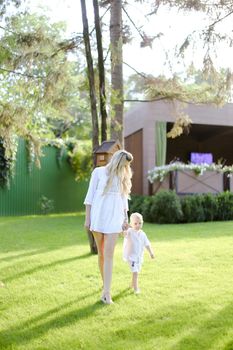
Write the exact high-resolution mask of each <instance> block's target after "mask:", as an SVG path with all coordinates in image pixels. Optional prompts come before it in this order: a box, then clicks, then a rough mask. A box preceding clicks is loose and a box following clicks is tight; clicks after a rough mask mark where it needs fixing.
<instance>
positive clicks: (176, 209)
mask: <svg viewBox="0 0 233 350" xmlns="http://www.w3.org/2000/svg"><path fill="white" fill-rule="evenodd" d="M182 216H183V214H182V210H181V205H180V200H179V197H178V196H177V194H176V193H175V192H174V191H161V192H159V193H157V194H156V195H155V196H153V197H152V203H151V207H150V217H151V219H152V222H157V223H159V224H169V223H171V224H172V223H178V222H180V221H181V219H182Z"/></svg>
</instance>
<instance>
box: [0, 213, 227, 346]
mask: <svg viewBox="0 0 233 350" xmlns="http://www.w3.org/2000/svg"><path fill="white" fill-rule="evenodd" d="M144 229H145V231H146V232H147V233H148V236H149V238H150V239H151V242H152V245H153V248H154V250H155V253H156V259H155V260H151V259H150V258H149V256H148V255H147V254H146V253H147V252H145V262H144V266H143V269H142V273H141V275H140V287H141V291H142V293H141V294H140V295H134V294H133V293H132V292H131V291H130V289H129V288H128V285H129V282H130V272H129V270H128V266H127V265H126V264H125V263H124V262H123V261H122V259H121V249H122V238H119V241H118V245H117V248H116V255H115V265H114V276H113V288H112V296H113V299H114V301H115V304H114V305H110V306H109V305H103V304H102V303H101V302H100V301H99V297H100V292H101V284H100V280H99V275H98V270H97V257H96V256H92V255H90V254H89V246H88V243H87V238H86V234H85V232H84V230H83V215H82V214H79V215H75V214H73V215H72V214H70V215H53V216H47V217H39V216H34V217H33V216H31V217H9V218H0V264H1V267H0V269H1V274H0V280H2V281H3V282H4V284H5V287H4V288H0V315H1V317H0V349H1V350H2V349H3V350H16V349H17V350H19V349H27V350H52V349H53V350H66V349H68V350H69V349H72V350H77V349H87V350H92V349H95V350H96V349H101V350H102V349H103V350H108V349H116V350H131V349H132V350H152V349H155V350H178V349H179V350H181V349H182V350H191V349H192V350H205V349H206V350H207V349H208V350H219V349H221V350H230V349H231V350H232V349H233V222H215V223H201V224H189V225H161V226H158V225H153V224H145V225H144Z"/></svg>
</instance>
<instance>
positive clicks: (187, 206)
mask: <svg viewBox="0 0 233 350" xmlns="http://www.w3.org/2000/svg"><path fill="white" fill-rule="evenodd" d="M181 208H182V212H183V222H202V221H205V214H204V209H203V206H202V195H188V196H185V197H183V198H181Z"/></svg>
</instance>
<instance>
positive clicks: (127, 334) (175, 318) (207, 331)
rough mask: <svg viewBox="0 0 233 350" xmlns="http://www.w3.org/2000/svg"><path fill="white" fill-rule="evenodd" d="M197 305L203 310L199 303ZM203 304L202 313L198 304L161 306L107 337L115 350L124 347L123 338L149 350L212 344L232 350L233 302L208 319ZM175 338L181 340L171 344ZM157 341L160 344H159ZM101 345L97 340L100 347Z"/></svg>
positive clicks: (196, 349) (204, 348)
mask: <svg viewBox="0 0 233 350" xmlns="http://www.w3.org/2000/svg"><path fill="white" fill-rule="evenodd" d="M196 306H197V308H198V309H199V310H200V304H197V305H196ZM203 306H204V310H203V315H202V310H200V313H197V311H195V303H194V304H192V305H189V306H187V305H180V306H179V305H170V306H167V308H166V310H163V309H159V310H158V312H156V313H153V314H151V315H150V316H146V315H145V317H144V318H143V320H140V322H136V323H135V322H133V324H132V325H130V324H129V326H127V327H123V328H119V329H117V330H113V332H112V333H111V334H110V335H108V337H109V338H110V339H111V342H112V343H114V344H115V348H116V349H117V348H121V346H120V344H122V339H124V342H125V343H126V344H127V342H128V343H129V344H132V343H136V344H137V348H138V349H139V348H141V349H144V348H146V349H150V346H151V349H156V348H157V346H158V349H163V350H165V349H166V350H168V349H169V350H209V349H212V346H214V345H216V344H221V345H219V348H218V349H222V350H232V349H233V348H232V347H231V346H232V344H233V342H232V340H230V341H229V337H228V338H227V337H226V333H227V332H228V331H230V332H231V330H232V319H233V303H231V304H229V305H227V306H226V307H225V308H223V309H222V310H221V311H220V312H218V313H217V314H216V315H215V317H212V318H206V319H205V316H204V313H205V311H206V310H205V305H203ZM189 307H190V309H191V310H189ZM192 310H193V312H192ZM189 311H190V312H189ZM162 314H163V316H162ZM158 315H161V316H160V317H159V316H158ZM200 324H201V325H200ZM183 334H185V335H184V336H183ZM187 334H188V335H187ZM231 334H232V332H231ZM173 337H174V338H177V339H178V340H177V342H176V344H175V345H172V346H171V345H169V344H167V341H168V340H169V339H171V338H173ZM162 339H164V342H163V340H162ZM157 340H158V344H159V345H157V344H156V341H157ZM118 342H119V344H118ZM174 342H175V340H174ZM174 342H173V344H174ZM145 344H147V346H146V347H145ZM98 345H99V344H98V343H97V344H96V346H97V348H98ZM118 345H119V346H118ZM161 345H162V346H161ZM107 349H108V347H107Z"/></svg>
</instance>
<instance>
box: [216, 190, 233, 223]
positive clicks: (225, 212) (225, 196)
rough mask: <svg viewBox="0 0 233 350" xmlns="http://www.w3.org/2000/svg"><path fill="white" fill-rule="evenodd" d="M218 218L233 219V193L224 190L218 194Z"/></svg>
mask: <svg viewBox="0 0 233 350" xmlns="http://www.w3.org/2000/svg"><path fill="white" fill-rule="evenodd" d="M216 200H217V214H216V220H233V193H230V192H228V191H227V192H222V193H219V194H218V195H217V198H216Z"/></svg>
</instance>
